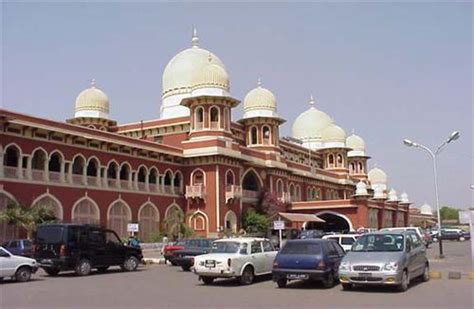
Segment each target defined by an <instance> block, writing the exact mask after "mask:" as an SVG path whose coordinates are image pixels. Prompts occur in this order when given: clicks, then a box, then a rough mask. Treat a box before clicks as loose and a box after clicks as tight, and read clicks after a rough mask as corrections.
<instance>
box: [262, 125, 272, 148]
mask: <svg viewBox="0 0 474 309" xmlns="http://www.w3.org/2000/svg"><path fill="white" fill-rule="evenodd" d="M262 131H263V144H264V145H270V144H271V138H272V136H271V135H272V134H271V131H270V128H269V127H268V126H264V127H263V129H262Z"/></svg>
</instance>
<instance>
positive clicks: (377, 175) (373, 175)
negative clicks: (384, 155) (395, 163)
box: [367, 167, 387, 184]
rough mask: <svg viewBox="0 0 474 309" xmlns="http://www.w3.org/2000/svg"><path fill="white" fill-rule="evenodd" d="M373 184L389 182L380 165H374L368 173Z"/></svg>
mask: <svg viewBox="0 0 474 309" xmlns="http://www.w3.org/2000/svg"><path fill="white" fill-rule="evenodd" d="M367 177H368V178H369V181H370V183H371V184H387V174H385V172H384V171H382V170H381V169H380V168H378V167H374V168H373V169H371V170H370V171H369V173H368V174H367Z"/></svg>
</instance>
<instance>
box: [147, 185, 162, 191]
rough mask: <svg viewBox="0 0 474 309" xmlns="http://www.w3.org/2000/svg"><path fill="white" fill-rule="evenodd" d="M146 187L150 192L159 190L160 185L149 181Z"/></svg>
mask: <svg viewBox="0 0 474 309" xmlns="http://www.w3.org/2000/svg"><path fill="white" fill-rule="evenodd" d="M148 188H149V190H150V192H160V191H161V190H160V185H158V184H156V183H149V184H148Z"/></svg>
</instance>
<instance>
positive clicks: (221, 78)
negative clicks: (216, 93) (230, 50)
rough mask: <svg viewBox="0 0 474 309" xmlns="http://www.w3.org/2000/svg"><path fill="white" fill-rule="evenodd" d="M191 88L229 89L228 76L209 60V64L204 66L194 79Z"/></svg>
mask: <svg viewBox="0 0 474 309" xmlns="http://www.w3.org/2000/svg"><path fill="white" fill-rule="evenodd" d="M192 87H193V88H202V87H209V88H212V87H217V88H223V89H229V75H228V74H227V72H226V71H225V70H224V69H223V68H222V67H221V66H219V65H217V64H214V63H212V62H211V60H209V63H208V64H207V65H204V66H203V67H202V68H201V71H200V73H198V74H197V75H196V76H195V77H194V80H193V82H192Z"/></svg>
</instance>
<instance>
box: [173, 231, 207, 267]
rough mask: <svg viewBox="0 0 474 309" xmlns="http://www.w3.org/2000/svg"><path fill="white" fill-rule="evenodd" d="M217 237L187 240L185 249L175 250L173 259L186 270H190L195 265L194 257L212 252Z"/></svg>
mask: <svg viewBox="0 0 474 309" xmlns="http://www.w3.org/2000/svg"><path fill="white" fill-rule="evenodd" d="M214 240H215V239H191V240H189V241H187V242H186V244H185V246H184V249H182V250H176V251H174V258H173V261H174V262H175V263H176V265H178V266H181V268H182V269H183V270H184V271H189V270H190V269H191V267H192V266H193V265H194V258H195V257H196V256H198V255H202V254H206V253H209V252H211V248H212V242H213V241H214Z"/></svg>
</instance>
